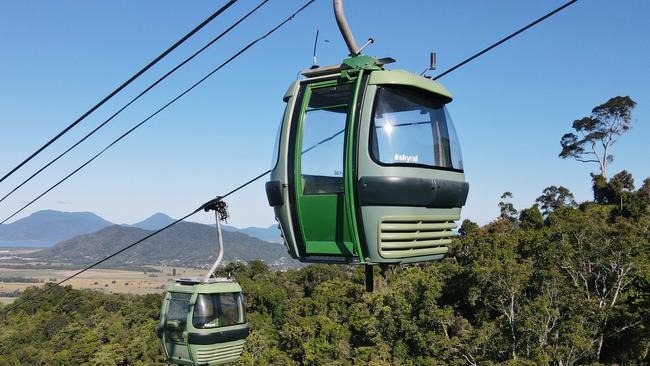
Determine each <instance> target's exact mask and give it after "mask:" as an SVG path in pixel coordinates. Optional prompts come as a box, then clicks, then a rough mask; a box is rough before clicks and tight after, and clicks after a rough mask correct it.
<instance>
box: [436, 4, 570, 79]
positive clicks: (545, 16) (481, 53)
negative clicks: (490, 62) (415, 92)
mask: <svg viewBox="0 0 650 366" xmlns="http://www.w3.org/2000/svg"><path fill="white" fill-rule="evenodd" d="M577 1H578V0H571V1H569V2H567V3H565V4H564V5H562V6H560V7H559V8H557V9H555V10H553V11H551V12H549V13H547V14H546V15H544V16H542V17H541V18H539V19H537V20H535V21H534V22H532V23H530V24H528V25H526V26H525V27H523V28H521V29H519V30H518V31H516V32H514V33H511V34H510V35H508V36H506V37H504V38H502V39H501V40H499V41H497V42H496V43H493V44H492V45H490V46H488V47H487V48H485V49H483V50H481V51H479V52H477V53H475V54H474V55H472V56H470V57H469V58H467V59H465V60H464V61H462V62H460V63H458V64H456V66H454V67H452V68H450V69H448V70H447V71H445V72H442V73H440V74H439V75H437V76H435V77H434V78H433V80H438V79H440V78H441V77H443V76H445V75H447V74H449V73H450V72H453V71H455V70H456V69H458V68H460V67H462V66H463V65H465V64H467V63H469V62H471V61H473V60H474V59H476V58H478V57H480V56H482V55H483V54H485V53H487V52H489V51H491V50H492V49H494V48H496V47H498V46H500V45H501V44H503V43H505V42H507V41H509V40H510V39H512V38H514V37H516V36H518V35H519V34H521V33H523V32H525V31H527V30H528V29H530V28H532V27H534V26H536V25H537V24H539V23H541V22H543V21H544V20H546V19H548V18H550V17H552V16H553V15H555V14H557V13H559V12H561V11H562V10H564V9H566V8H568V7H569V6H571V5H573V4H575V3H576V2H577Z"/></svg>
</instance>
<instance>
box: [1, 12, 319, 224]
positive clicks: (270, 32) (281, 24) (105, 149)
mask: <svg viewBox="0 0 650 366" xmlns="http://www.w3.org/2000/svg"><path fill="white" fill-rule="evenodd" d="M314 1H316V0H310V1H308V2H307V3H306V4H305V5H303V6H302V7H300V8H299V9H298V10H296V11H295V12H294V13H293V14H291V15H290V16H289V17H288V18H286V19H285V20H284V21H282V22H281V23H280V24H278V25H277V26H275V27H274V28H273V29H271V30H270V31H268V32H266V33H265V34H264V35H262V36H260V37H258V38H256V39H255V40H253V41H252V42H250V43H249V44H248V45H246V46H245V47H244V48H242V49H241V50H239V51H238V52H237V53H235V54H234V55H233V56H231V57H230V58H229V59H228V60H226V61H225V62H223V63H222V64H221V65H219V66H218V67H217V68H215V69H214V70H212V71H210V72H209V73H208V74H207V75H205V76H204V77H203V78H201V79H200V80H199V81H197V82H196V83H194V84H193V85H192V86H190V87H189V88H187V89H186V90H185V91H184V92H182V93H181V94H179V95H178V96H176V97H175V98H174V99H172V100H170V101H169V102H167V104H165V105H163V106H162V107H160V108H159V109H158V110H156V111H155V112H154V113H152V114H151V115H149V117H147V118H145V119H144V120H142V121H141V122H140V123H138V124H136V125H135V126H133V127H132V128H131V129H129V130H128V131H126V132H125V133H123V134H122V135H121V136H120V137H118V138H117V139H115V140H113V142H111V143H110V144H108V146H106V147H105V148H103V149H102V150H101V151H99V152H98V153H97V154H95V155H94V156H93V157H92V158H90V159H89V160H87V161H86V162H85V163H83V164H82V165H81V166H79V167H78V168H76V169H75V170H73V171H72V172H70V173H69V174H68V175H66V176H65V177H64V178H63V179H61V180H59V181H58V182H57V183H55V184H54V185H53V186H51V187H50V188H48V189H47V190H45V191H44V192H43V193H41V194H40V195H38V196H37V197H36V198H34V199H32V200H31V201H29V202H28V203H27V204H25V205H24V206H22V207H21V208H20V209H18V210H17V211H15V212H14V213H13V214H11V215H10V216H8V217H7V218H5V219H4V220H2V221H1V222H0V225H2V224H4V223H6V222H7V221H9V220H10V219H11V218H13V217H14V216H16V215H18V214H19V213H20V212H22V211H23V210H24V209H26V208H27V207H29V206H31V205H32V204H34V203H35V202H36V201H38V200H39V199H40V198H41V197H43V196H45V195H46V194H47V193H49V192H50V191H51V190H53V189H54V188H56V187H58V186H59V185H60V184H61V183H63V182H65V181H66V180H68V179H69V178H70V177H72V176H73V175H75V174H76V173H78V172H79V171H80V170H82V169H83V168H85V167H86V166H87V165H88V164H90V163H91V162H93V161H94V160H95V159H97V158H98V157H99V156H100V155H102V154H103V153H104V152H106V151H107V150H108V149H110V148H111V147H113V146H114V145H115V144H117V143H118V142H119V141H121V140H122V139H123V138H125V137H126V136H128V135H129V134H131V132H133V131H135V130H136V129H137V128H139V127H140V126H142V125H144V124H145V123H147V122H148V121H149V120H150V119H152V118H153V117H155V116H156V115H157V114H158V113H160V112H162V111H163V110H165V109H166V108H167V107H169V106H170V105H172V104H174V103H175V102H176V101H178V100H179V99H181V98H182V97H183V96H185V95H186V94H187V93H189V92H190V91H191V90H193V89H194V88H196V87H197V86H199V85H200V84H201V83H203V82H204V81H205V80H207V79H208V78H209V77H210V76H212V75H213V74H214V73H216V72H217V71H219V70H221V69H222V68H223V67H224V66H226V65H228V64H229V63H230V62H232V61H233V60H235V59H236V58H237V57H239V56H240V55H241V54H242V53H244V52H246V51H247V50H248V49H250V48H251V47H253V46H254V45H255V44H257V43H258V42H260V41H262V40H264V39H266V38H267V37H268V36H270V35H271V34H273V33H275V31H277V30H278V29H280V28H281V27H282V26H284V25H285V24H286V23H288V22H289V21H290V20H292V19H293V18H294V17H295V16H296V15H298V14H299V13H300V12H302V11H303V10H304V9H305V8H307V7H308V6H309V5H311V4H312V3H313V2H314Z"/></svg>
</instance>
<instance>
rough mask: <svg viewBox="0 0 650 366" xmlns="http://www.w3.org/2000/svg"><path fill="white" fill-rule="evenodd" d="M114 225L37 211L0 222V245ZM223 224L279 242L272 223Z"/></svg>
mask: <svg viewBox="0 0 650 366" xmlns="http://www.w3.org/2000/svg"><path fill="white" fill-rule="evenodd" d="M173 221H174V219H173V218H171V217H169V216H167V215H165V214H163V213H160V212H158V213H155V214H153V215H152V216H150V217H148V218H146V219H144V220H142V221H140V222H137V223H135V224H133V225H122V226H126V227H133V228H139V229H144V230H157V229H160V228H162V227H164V226H166V225H168V224H170V223H171V222H173ZM113 225H115V224H114V223H112V222H110V221H108V220H106V219H104V218H102V217H100V216H98V215H97V214H94V213H92V212H62V211H55V210H44V211H38V212H35V213H33V214H31V215H29V216H28V217H25V218H22V219H20V220H17V221H15V222H13V223H11V224H4V225H0V246H3V245H4V246H18V247H20V246H35V245H40V246H46V247H47V246H51V245H54V244H56V243H58V242H61V241H64V240H68V239H72V238H74V237H76V236H78V235H83V234H90V233H93V232H95V231H98V230H101V229H103V228H106V227H109V226H113ZM223 228H224V229H225V230H227V231H230V232H241V233H244V234H247V235H250V236H252V237H255V238H258V239H261V240H265V241H269V242H276V243H281V242H282V239H281V238H280V231H279V230H278V229H277V228H276V226H275V225H273V226H270V227H268V228H257V227H247V228H243V229H239V228H236V227H233V226H228V225H224V226H223Z"/></svg>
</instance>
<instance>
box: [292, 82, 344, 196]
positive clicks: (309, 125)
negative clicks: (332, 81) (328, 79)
mask: <svg viewBox="0 0 650 366" xmlns="http://www.w3.org/2000/svg"><path fill="white" fill-rule="evenodd" d="M353 87H354V84H352V83H349V84H344V85H336V86H330V87H323V88H315V89H312V90H311V96H310V98H309V103H308V105H307V110H306V111H305V115H304V117H303V127H302V128H303V132H302V146H301V152H302V157H301V174H302V180H303V193H304V194H331V193H340V192H343V156H344V155H343V151H344V137H345V125H346V122H347V119H348V104H349V103H351V100H352V93H353V91H354V90H353Z"/></svg>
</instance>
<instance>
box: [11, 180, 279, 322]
mask: <svg viewBox="0 0 650 366" xmlns="http://www.w3.org/2000/svg"><path fill="white" fill-rule="evenodd" d="M270 172H271V171H270V170H267V171H265V172H264V173H262V174H259V175H257V176H256V177H255V178H253V179H250V180H248V181H247V182H245V183H244V184H242V185H240V186H238V187H237V188H235V189H233V190H231V191H230V192H228V193H226V194H224V195H223V196H218V197H217V198H215V199H212V200H210V201H208V202H206V203H204V204H202V205H201V206H200V207H199V208H197V209H196V210H194V211H192V212H190V213H188V214H187V215H185V216H183V217H181V218H180V219H177V220H175V221H174V222H172V223H170V224H168V225H167V226H165V227H163V228H160V229H158V230H156V231H154V232H152V233H150V234H148V235H146V236H145V237H143V238H141V239H139V240H138V241H136V242H134V243H132V244H129V245H127V246H125V247H124V248H122V249H120V250H118V251H117V252H115V253H113V254H111V255H109V256H107V257H104V258H103V259H100V260H98V261H97V262H95V263H93V264H91V265H89V266H87V267H85V268H83V269H81V270H79V271H77V272H75V273H74V274H72V275H70V276H68V277H66V278H64V279H63V280H61V281H59V282H57V283H56V284H54V285H52V286H50V287H47V288H45V289H43V290H42V291H40V292H36V293H35V294H33V295H31V296H29V297H27V298H25V299H23V300H22V301H20V302H16V303H14V304H12V305H9V306H7V307H6V308H4V309H2V310H1V311H0V317H2V316H5V315H7V314H8V313H9V312H10V311H12V310H14V309H16V308H18V307H20V306H22V305H24V304H26V303H28V302H30V301H32V300H34V299H36V298H38V297H40V296H43V295H45V294H46V293H48V292H49V291H51V290H52V289H54V288H56V287H57V286H59V285H62V284H63V283H65V282H68V281H69V280H71V279H73V278H75V277H77V276H79V275H80V274H82V273H84V272H86V271H88V270H90V269H92V268H94V267H97V266H98V265H100V264H102V263H104V262H106V261H107V260H109V259H111V258H113V257H115V256H117V255H119V254H121V253H123V252H124V251H126V250H129V249H131V248H133V247H134V246H136V245H138V244H140V243H142V242H143V241H145V240H147V239H149V238H151V237H153V236H155V235H157V234H159V233H161V232H163V231H165V230H167V229H169V228H170V227H172V226H174V225H176V224H178V223H179V222H181V221H183V220H186V219H188V218H189V217H190V216H193V215H195V214H196V213H198V212H199V211H201V210H208V209H209V208H210V207H213V206H214V205H215V203H216V202H218V201H221V200H223V199H224V198H226V197H228V196H230V195H231V194H233V193H235V192H237V191H239V190H240V189H242V188H244V187H246V186H248V185H250V184H251V183H253V182H255V181H257V180H259V179H260V178H262V177H264V176H265V175H267V174H268V173H270Z"/></svg>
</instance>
